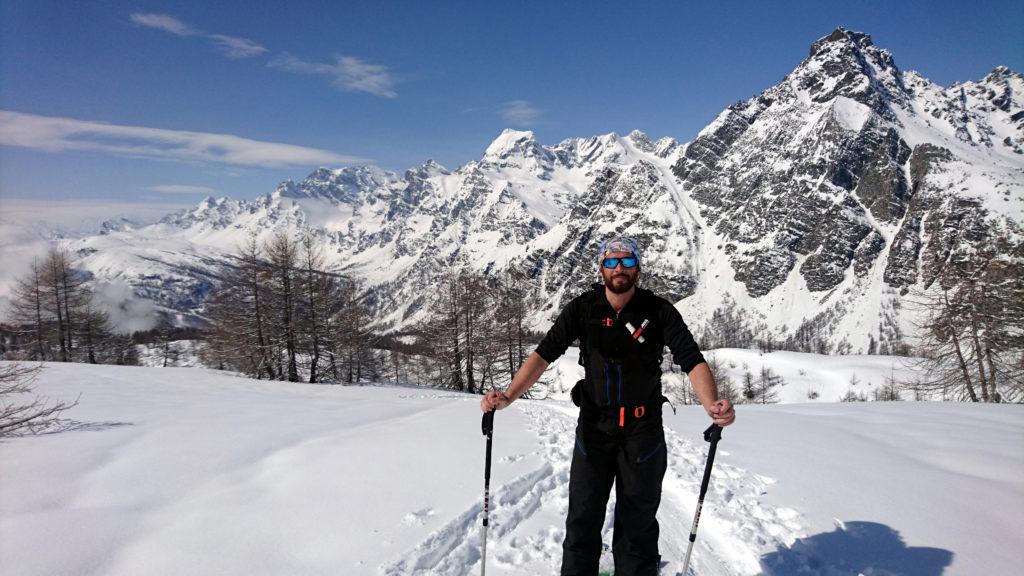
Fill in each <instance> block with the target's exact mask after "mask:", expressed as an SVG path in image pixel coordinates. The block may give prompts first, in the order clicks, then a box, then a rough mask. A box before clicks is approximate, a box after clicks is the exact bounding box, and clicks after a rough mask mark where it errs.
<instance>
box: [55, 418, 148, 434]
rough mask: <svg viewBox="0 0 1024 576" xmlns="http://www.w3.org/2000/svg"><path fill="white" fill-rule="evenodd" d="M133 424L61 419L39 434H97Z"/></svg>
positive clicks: (132, 424)
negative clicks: (96, 432)
mask: <svg viewBox="0 0 1024 576" xmlns="http://www.w3.org/2000/svg"><path fill="white" fill-rule="evenodd" d="M134 425H135V424H134V423H132V422H116V421H107V422H79V421H78V420H68V419H65V418H61V419H59V420H56V421H54V422H53V423H52V424H50V425H49V426H48V427H47V428H46V429H45V430H43V431H40V432H38V434H60V433H62V432H78V431H86V432H95V431H98V430H109V429H110V428H120V427H122V426H134Z"/></svg>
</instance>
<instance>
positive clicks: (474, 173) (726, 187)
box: [71, 28, 1024, 352]
mask: <svg viewBox="0 0 1024 576" xmlns="http://www.w3.org/2000/svg"><path fill="white" fill-rule="evenodd" d="M1022 216H1024V76H1022V75H1021V74H1020V73H1018V72H1014V71H1012V70H1009V69H1007V68H1005V67H997V68H995V69H994V70H992V72H991V73H989V74H988V75H987V76H985V77H984V78H983V79H981V80H977V81H971V82H965V83H958V84H954V85H952V86H950V87H941V86H938V85H936V84H935V83H933V82H930V81H929V80H927V79H926V78H924V77H923V76H922V75H920V74H918V73H916V72H913V71H902V70H901V69H899V68H898V67H897V65H896V63H895V60H894V59H893V56H892V54H891V53H890V52H889V51H887V50H885V49H883V48H879V47H877V46H875V45H874V44H873V43H872V41H871V38H870V37H869V36H868V35H867V34H863V33H860V32H854V31H850V30H846V29H843V28H838V29H836V30H835V31H834V32H832V33H831V34H829V35H828V36H826V37H823V38H821V39H819V40H817V41H816V42H814V43H813V45H812V46H811V48H810V52H809V54H808V55H807V57H806V58H805V59H804V60H803V61H802V62H801V63H800V64H799V65H798V66H797V67H796V68H795V69H794V70H793V71H792V72H791V73H790V74H789V75H787V76H786V77H785V78H784V79H782V81H781V82H779V83H778V84H776V85H775V86H772V87H770V88H768V89H767V90H765V91H764V92H762V93H761V94H759V95H756V96H754V97H752V98H749V99H747V100H743V101H740V102H737V103H736V104H734V105H732V106H729V107H728V108H726V109H725V110H723V111H722V112H721V114H719V115H718V117H717V118H716V119H715V120H714V121H713V122H712V123H711V124H709V125H708V126H707V127H706V128H704V129H703V130H702V131H701V132H700V133H699V134H697V136H696V137H695V138H693V139H692V140H691V141H689V142H680V141H677V140H676V139H673V138H670V137H665V138H661V139H658V140H654V139H652V138H650V137H648V136H647V135H646V134H644V133H642V132H639V131H634V132H632V133H631V134H629V135H626V136H620V135H617V134H606V135H602V136H594V137H589V138H571V139H567V140H564V141H562V142H560V143H558V144H554V145H544V144H541V143H540V142H538V141H537V139H536V137H535V136H534V134H533V133H532V132H527V131H516V130H505V131H504V132H503V133H502V134H501V135H499V136H498V137H497V138H496V139H495V140H494V142H493V143H492V144H491V145H490V146H489V147H488V148H487V150H486V151H485V152H484V154H483V156H482V157H481V158H480V159H479V160H475V161H472V162H469V163H467V164H465V165H463V166H460V167H458V168H456V169H448V168H445V167H443V166H441V165H439V164H437V163H436V162H433V161H428V162H427V163H425V164H424V165H422V166H419V167H415V168H411V169H409V170H406V171H405V172H404V173H397V172H391V171H387V170H383V169H381V168H378V167H375V166H352V167H342V168H335V169H330V168H320V169H318V170H316V171H314V172H313V173H311V174H310V175H309V176H308V177H306V178H305V179H304V180H302V181H301V182H294V181H290V180H289V181H285V182H282V183H281V184H280V185H278V186H277V188H276V189H275V190H274V191H273V192H270V193H268V194H265V195H263V196H260V197H258V198H256V199H254V200H237V199H231V198H212V197H210V198H206V199H204V200H203V201H202V202H200V203H199V204H198V205H197V206H195V207H194V208H191V209H187V210H182V211H179V212H175V213H172V214H169V215H168V216H166V217H165V218H163V219H162V220H161V221H160V222H159V223H156V224H152V225H148V226H137V225H135V224H133V223H132V222H130V221H127V220H120V221H109V222H106V223H105V224H104V225H103V228H102V229H101V230H100V232H99V233H98V234H94V235H88V236H84V237H80V238H76V239H74V240H73V241H72V243H71V246H72V249H73V250H74V252H75V254H76V255H77V258H78V264H79V265H80V266H82V267H83V268H85V269H86V270H88V271H89V272H90V273H91V274H92V277H93V281H94V282H97V283H105V282H107V283H109V282H123V283H125V284H127V285H128V286H130V287H131V289H132V291H133V292H134V293H135V294H136V295H137V296H138V297H140V298H145V299H149V300H152V301H153V302H155V303H156V305H157V306H158V307H159V308H160V309H161V310H163V311H164V312H165V313H166V314H167V315H168V316H169V317H170V318H171V319H172V321H173V322H175V323H177V324H181V325H197V324H202V323H203V322H204V321H205V318H204V302H205V299H206V297H207V295H208V294H209V293H210V291H211V290H212V289H213V287H214V285H215V283H216V280H217V273H218V272H217V269H218V265H219V264H220V263H222V262H225V261H230V259H231V256H230V255H231V254H232V253H233V252H234V251H235V248H236V247H237V246H238V245H239V243H240V242H241V241H242V240H243V239H244V238H245V236H246V235H247V234H249V233H250V232H251V231H252V232H256V233H257V234H258V235H260V237H262V238H266V237H268V236H269V235H270V234H272V233H273V231H274V230H276V229H278V228H280V227H282V226H288V227H308V228H309V229H310V230H312V231H313V232H314V233H315V234H316V235H317V236H319V237H320V238H321V239H322V240H323V241H324V242H325V243H326V245H327V247H328V250H327V254H328V257H329V259H330V262H331V264H332V266H333V267H335V269H337V270H338V271H340V272H343V273H345V274H348V275H351V276H353V277H355V278H357V279H359V280H361V281H362V282H363V284H364V286H365V289H366V290H367V291H368V292H369V293H370V295H371V296H372V298H371V299H370V301H371V302H373V303H374V307H375V309H376V323H377V325H378V327H379V328H381V329H384V330H390V329H404V328H406V327H409V326H412V325H414V324H415V323H416V321H417V320H419V319H421V318H423V315H424V314H425V313H426V307H425V304H426V302H427V297H428V295H429V293H430V288H431V286H432V284H433V283H434V282H435V281H436V277H437V274H438V273H439V272H440V271H443V270H445V269H447V268H448V267H451V266H456V265H466V266H469V267H471V268H473V269H476V270H478V271H480V272H484V273H487V274H495V273H498V272H500V271H502V270H505V269H507V268H508V267H510V266H516V267H519V268H522V269H524V270H526V271H527V272H528V274H529V275H530V277H532V278H533V279H534V284H535V286H536V289H535V292H534V294H532V295H531V301H532V302H533V311H534V313H533V315H532V317H531V322H532V325H533V327H535V328H537V329H544V328H545V327H546V326H547V325H548V324H549V323H550V322H551V320H552V319H553V317H554V315H556V314H557V312H558V310H559V309H560V307H561V306H562V305H563V304H564V303H565V302H567V301H568V300H569V299H570V298H572V297H573V296H574V295H576V294H577V293H579V292H580V291H581V290H583V289H585V288H586V287H587V286H588V285H589V284H590V283H592V282H593V281H594V280H595V279H596V278H597V266H596V262H595V256H596V249H597V246H598V244H599V242H600V241H601V239H603V238H605V237H607V236H609V235H612V234H615V235H629V236H633V237H635V238H637V239H638V240H639V243H640V245H641V247H642V250H643V276H644V281H645V282H646V283H647V284H648V285H650V286H651V287H653V288H655V289H656V290H657V291H658V292H660V293H661V294H663V295H664V296H665V297H667V298H669V299H670V300H672V301H673V302H677V303H678V304H677V306H678V307H679V309H680V310H681V311H682V313H683V316H684V318H685V319H686V320H687V323H688V324H689V325H690V326H691V328H692V329H693V330H694V332H695V333H696V334H698V335H701V334H704V333H705V332H706V331H707V329H708V328H709V326H710V323H712V322H713V319H714V318H715V317H716V312H718V316H719V317H720V316H721V314H722V313H723V312H728V313H730V314H732V315H734V316H736V317H740V318H743V319H744V321H745V322H746V323H747V324H748V325H749V326H751V327H757V329H758V330H759V331H761V332H762V333H765V334H771V335H772V336H773V337H774V338H777V339H778V340H785V339H786V338H792V337H793V336H794V335H795V334H798V333H799V331H800V330H807V329H808V327H813V328H814V329H815V331H816V332H817V333H820V334H825V335H826V338H827V342H828V345H829V347H830V348H831V349H832V350H849V351H854V352H858V351H859V352H868V351H879V352H885V351H893V350H897V349H898V348H899V346H901V345H902V343H903V342H904V341H905V338H906V336H907V334H908V333H909V332H910V330H911V326H912V322H913V320H914V319H913V317H912V313H911V312H909V311H908V310H907V308H906V307H905V306H904V305H902V303H903V301H904V299H905V298H906V295H907V294H908V292H909V291H910V290H911V289H913V288H915V287H927V286H931V285H932V284H933V282H934V281H935V280H936V279H937V278H939V277H941V275H942V273H943V270H944V269H945V268H946V267H947V266H949V265H951V264H950V263H951V262H955V261H956V260H957V259H963V258H971V257H972V255H975V254H978V253H980V252H985V251H988V252H991V251H992V250H996V251H999V252H1001V253H1006V254H1010V255H1013V256H1014V257H1019V256H1020V255H1021V251H1022V246H1024V234H1022V228H1021V225H1022Z"/></svg>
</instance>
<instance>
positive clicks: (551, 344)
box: [536, 298, 579, 364]
mask: <svg viewBox="0 0 1024 576" xmlns="http://www.w3.org/2000/svg"><path fill="white" fill-rule="evenodd" d="M578 309H579V299H578V298H576V299H574V300H572V301H571V302H569V303H568V304H566V306H565V308H563V309H562V312H561V313H559V314H558V318H556V319H555V323H554V324H553V325H552V326H551V328H550V329H549V330H548V333H547V334H546V335H545V336H544V339H543V340H541V341H540V344H538V345H537V350H536V352H537V354H539V355H540V357H541V358H543V359H544V360H545V361H547V363H548V364H550V363H552V362H554V361H555V360H558V358H559V357H560V356H561V355H562V354H565V350H566V348H568V347H569V346H571V345H572V343H573V342H575V341H576V340H577V339H578V338H579V324H578V322H577V314H578Z"/></svg>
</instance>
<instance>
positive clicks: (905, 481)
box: [0, 350, 1024, 576]
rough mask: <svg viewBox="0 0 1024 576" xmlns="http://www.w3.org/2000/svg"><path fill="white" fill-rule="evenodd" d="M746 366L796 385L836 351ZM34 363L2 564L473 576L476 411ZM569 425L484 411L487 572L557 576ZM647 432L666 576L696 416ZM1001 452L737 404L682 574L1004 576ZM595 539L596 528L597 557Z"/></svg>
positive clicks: (997, 444) (1019, 511)
mask: <svg viewBox="0 0 1024 576" xmlns="http://www.w3.org/2000/svg"><path fill="white" fill-rule="evenodd" d="M718 353H720V354H722V355H723V358H726V357H732V358H736V359H740V358H741V356H740V355H742V354H743V353H746V354H749V355H750V357H749V358H747V359H746V361H747V362H749V363H753V362H754V361H755V356H756V352H750V351H735V350H723V351H718ZM766 357H769V358H771V359H772V361H773V362H774V365H775V366H776V367H777V368H778V369H779V370H780V371H783V372H785V370H786V368H785V366H786V365H791V367H792V369H793V370H800V369H803V370H805V371H806V373H807V374H808V377H812V375H814V374H818V373H819V372H820V373H823V374H824V373H826V372H828V371H829V370H837V364H842V363H843V362H846V361H847V360H849V359H843V358H838V359H829V358H825V357H815V356H813V355H795V354H792V353H788V354H782V355H775V354H773V355H766ZM853 360H855V361H856V362H858V363H859V364H857V365H858V366H862V367H859V368H858V370H862V371H863V373H861V372H858V373H859V374H861V378H862V381H867V380H875V381H881V376H882V372H881V370H882V368H883V366H882V364H883V363H882V362H879V363H876V364H872V363H871V362H867V359H865V358H860V359H853ZM852 365H853V364H848V365H847V366H852ZM44 366H45V368H44V371H43V373H42V375H41V378H40V379H39V381H38V383H37V385H36V386H37V390H38V391H39V392H40V393H42V394H45V395H47V396H49V397H50V398H53V399H63V398H70V399H73V398H76V397H79V396H80V397H81V398H80V403H79V405H78V406H77V407H75V408H74V409H72V410H71V411H69V412H67V413H65V415H64V416H65V417H66V418H68V419H71V420H73V421H74V423H75V426H74V427H73V429H71V430H68V431H64V432H60V433H53V434H46V435H41V436H35V437H21V438H13V439H7V440H4V441H3V442H0V457H2V460H3V462H4V466H3V469H2V473H0V557H2V558H3V564H4V572H5V573H9V574H19V575H24V576H32V575H44V574H45V575H52V574H82V575H89V574H104V575H115V576H116V575H129V574H131V575H136V574H147V575H161V574H175V575H177V574H195V575H202V574H247V575H262V574H268V575H269V574H331V575H335V574H369V575H382V574H383V575H399V574H402V575H405V574H434V575H442V574H451V575H465V574H472V573H478V572H479V570H480V551H479V549H480V541H481V527H480V519H481V498H482V489H483V486H482V484H483V482H482V480H483V478H482V476H483V470H482V468H483V453H484V439H483V437H482V436H481V435H480V412H479V409H478V407H477V401H478V398H479V397H477V396H472V395H466V394H458V393H452V392H446V391H439V390H431V389H423V388H416V387H396V386H367V387H342V386H321V385H310V384H288V383H282V382H266V381H255V380H250V379H246V378H241V377H237V376H234V375H230V374H226V373H222V372H217V371H213V370H208V369H202V368H143V367H116V366H90V365H76V364H57V363H53V364H46V365H44ZM885 370H886V371H887V367H885ZM816 371H817V372H816ZM785 373H786V374H787V375H789V377H792V374H791V373H789V372H785ZM795 384H796V383H795V382H791V383H790V384H789V385H788V386H794V385H795ZM825 384H827V383H823V385H825ZM575 416H576V409H575V408H574V407H573V406H571V405H570V404H568V403H566V402H564V401H558V400H553V399H547V400H522V401H520V402H517V403H515V404H514V405H513V406H512V407H511V408H510V409H508V410H505V411H502V412H500V413H499V414H498V415H497V418H496V420H495V437H494V455H493V470H492V479H491V493H492V512H491V528H490V532H489V541H488V567H487V569H488V573H490V574H495V575H513V574H522V575H533V574H552V573H555V572H557V566H558V562H559V560H560V555H561V550H560V543H561V539H562V536H563V533H564V532H563V522H564V514H565V507H566V503H567V500H566V485H567V480H568V464H569V459H570V456H571V453H572V450H573V447H572V446H573V429H574V427H575ZM665 419H666V424H667V427H668V431H667V443H668V450H669V454H670V463H669V471H668V473H667V475H666V478H665V482H664V495H663V499H662V506H661V509H660V512H659V519H660V523H661V528H662V530H661V534H662V535H661V550H662V555H663V561H664V562H665V563H666V564H665V566H664V569H663V570H662V573H663V574H676V573H677V572H678V571H679V570H680V562H681V560H682V556H683V554H684V553H685V544H686V536H687V534H688V532H689V527H690V522H691V519H692V514H693V506H694V504H695V502H696V495H697V490H698V488H699V482H700V475H701V471H702V470H703V462H704V452H705V446H706V445H705V444H704V443H703V441H702V440H701V439H700V433H701V431H702V430H703V429H704V428H705V427H706V426H707V424H708V420H707V416H706V415H704V414H703V413H702V411H701V409H700V408H697V407H692V406H685V407H681V408H680V409H679V413H678V414H677V415H673V414H671V413H668V414H666V417H665ZM1022 440H1024V415H1022V413H1021V411H1020V406H1005V405H968V404H947V403H929V402H901V403H876V402H869V403H855V404H835V403H817V404H781V405H774V406H772V405H769V406H747V405H744V406H740V407H739V408H738V421H737V423H736V425H735V426H732V427H729V428H727V429H726V431H725V434H724V438H723V440H722V442H721V444H720V445H719V451H718V455H717V458H716V462H715V469H714V474H713V475H712V482H711V488H710V490H709V493H708V497H707V500H706V502H705V506H704V511H703V514H702V518H701V524H700V532H699V534H698V538H697V544H696V546H695V551H694V559H693V566H694V568H695V570H696V573H697V574H701V575H705V574H708V575H747V574H757V573H766V574H796V573H814V574H843V575H846V574H849V575H854V574H858V573H863V574H882V573H885V574H911V573H913V574H921V573H928V574H933V573H934V574H938V573H942V574H945V575H947V576H949V575H954V576H955V575H957V574H1011V573H1015V571H1016V570H1017V568H1019V566H1020V565H1021V563H1022V562H1024V552H1022V550H1021V548H1020V546H1019V544H1020V537H1021V534H1022V530H1024V521H1022V518H1024V442H1022ZM613 498H614V497H613ZM610 525H611V518H610V516H609V520H608V522H607V526H606V529H605V534H604V540H605V542H606V544H609V545H610V541H611V540H610V538H611V534H610ZM947 565H948V568H947ZM602 567H605V568H610V567H611V558H610V554H609V553H607V552H606V553H605V554H604V556H603V557H602ZM944 569H945V570H944Z"/></svg>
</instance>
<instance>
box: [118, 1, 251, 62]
mask: <svg viewBox="0 0 1024 576" xmlns="http://www.w3.org/2000/svg"><path fill="white" fill-rule="evenodd" d="M130 18H131V21H132V22H133V23H135V24H136V25H138V26H144V27H146V28H155V29H156V30H162V31H164V32H167V33H170V34H174V35H175V36H180V37H182V38H185V37H189V36H197V37H200V38H203V39H205V40H206V41H207V42H210V43H211V44H213V45H214V46H216V47H217V49H218V50H220V51H221V53H222V54H224V55H225V56H227V57H228V58H231V59H233V60H238V59H241V58H250V57H252V56H258V55H260V54H262V53H264V52H266V51H267V49H266V48H264V47H263V46H261V45H259V44H258V43H256V42H253V41H252V40H249V39H248V38H238V37H236V36H225V35H224V34H211V33H209V32H204V31H202V30H199V29H198V28H194V27H192V26H189V25H188V24H186V23H184V22H182V21H181V20H178V19H177V18H175V17H174V16H171V15H169V14H157V13H153V12H134V13H132V14H131V16H130Z"/></svg>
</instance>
